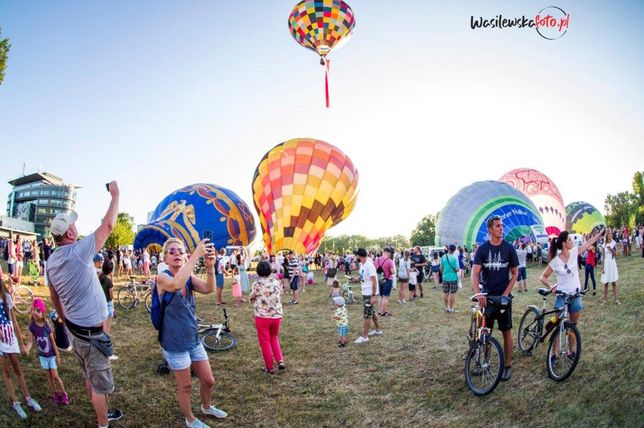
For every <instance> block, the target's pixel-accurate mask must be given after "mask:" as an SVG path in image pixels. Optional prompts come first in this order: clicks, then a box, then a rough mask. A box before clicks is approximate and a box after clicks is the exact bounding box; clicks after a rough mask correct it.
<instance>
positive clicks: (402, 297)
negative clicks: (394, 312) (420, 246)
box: [398, 251, 410, 304]
mask: <svg viewBox="0 0 644 428" xmlns="http://www.w3.org/2000/svg"><path fill="white" fill-rule="evenodd" d="M409 267H410V262H409V251H405V252H404V253H403V254H402V255H401V256H400V260H399V261H398V282H399V283H400V288H399V289H398V303H400V304H402V303H407V299H408V297H407V294H408V293H409Z"/></svg>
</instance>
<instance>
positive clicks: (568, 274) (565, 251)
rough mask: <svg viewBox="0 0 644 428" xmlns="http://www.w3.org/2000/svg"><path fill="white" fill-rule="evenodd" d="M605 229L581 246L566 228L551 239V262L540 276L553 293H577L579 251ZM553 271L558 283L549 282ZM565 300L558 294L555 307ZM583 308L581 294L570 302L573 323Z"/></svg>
mask: <svg viewBox="0 0 644 428" xmlns="http://www.w3.org/2000/svg"><path fill="white" fill-rule="evenodd" d="M604 230H605V229H602V230H601V231H600V232H599V233H597V234H596V235H595V236H593V237H592V238H591V239H589V240H588V241H586V242H585V243H583V244H582V245H581V246H580V247H577V246H576V245H575V244H574V243H573V242H572V238H571V237H569V232H568V231H566V230H564V231H563V232H561V233H560V234H559V236H558V237H556V238H553V239H552V240H551V241H550V247H549V248H548V255H549V260H550V262H549V263H548V267H546V270H544V271H543V273H542V274H541V277H540V278H539V280H540V281H541V283H542V284H543V285H545V286H547V287H548V288H550V290H551V292H552V293H553V294H555V293H556V292H557V291H559V292H561V293H566V294H568V295H575V294H577V293H578V292H579V290H580V289H581V281H580V280H579V266H578V264H577V255H578V254H579V253H583V252H584V251H586V250H587V249H588V248H590V247H591V246H592V245H593V244H594V243H595V242H597V240H599V238H600V237H601V236H602V235H603V234H604ZM557 253H559V254H557ZM553 272H554V273H555V275H556V277H557V283H556V284H554V285H550V283H549V282H548V277H550V275H551V274H552V273H553ZM565 302H566V297H565V296H562V295H558V296H557V298H556V300H555V306H554V307H555V309H559V308H562V307H563V305H564V304H565ZM583 308H584V305H583V302H582V299H581V296H577V297H576V298H575V299H573V300H572V301H571V302H570V303H569V304H568V312H569V314H570V321H571V322H572V323H573V324H577V322H578V321H579V319H580V318H581V311H582V310H583ZM571 340H574V338H572V339H571ZM571 345H572V346H571V348H573V349H574V345H575V344H574V343H572V344H571Z"/></svg>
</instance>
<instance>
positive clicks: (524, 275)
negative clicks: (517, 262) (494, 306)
mask: <svg viewBox="0 0 644 428" xmlns="http://www.w3.org/2000/svg"><path fill="white" fill-rule="evenodd" d="M526 279H528V272H527V271H526V268H524V267H520V268H519V278H517V281H523V280H526Z"/></svg>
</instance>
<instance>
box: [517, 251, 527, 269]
mask: <svg viewBox="0 0 644 428" xmlns="http://www.w3.org/2000/svg"><path fill="white" fill-rule="evenodd" d="M527 256H528V252H527V251H526V250H522V249H520V248H519V249H517V257H518V258H519V267H525V260H526V257H527Z"/></svg>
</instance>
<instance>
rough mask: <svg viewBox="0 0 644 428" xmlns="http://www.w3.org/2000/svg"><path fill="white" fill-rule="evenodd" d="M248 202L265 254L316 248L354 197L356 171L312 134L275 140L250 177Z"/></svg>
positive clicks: (350, 206) (344, 214)
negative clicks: (256, 216)
mask: <svg viewBox="0 0 644 428" xmlns="http://www.w3.org/2000/svg"><path fill="white" fill-rule="evenodd" d="M252 186H253V200H254V202H255V208H256V209H257V213H258V214H259V222H260V224H261V226H262V231H263V236H264V244H265V246H266V249H267V250H268V251H269V253H273V252H275V251H279V250H285V249H289V250H293V251H295V252H296V253H300V254H308V253H312V252H314V251H315V250H317V249H318V247H319V246H320V243H321V241H322V238H323V237H324V233H325V232H326V231H327V230H328V229H329V228H331V227H333V226H335V225H336V224H338V223H340V222H341V221H342V220H344V219H345V218H347V217H348V216H349V214H351V211H352V210H353V207H354V206H355V203H356V200H357V197H358V190H357V189H358V171H357V170H356V168H355V167H354V166H353V162H351V159H349V157H348V156H347V155H345V154H344V153H342V151H340V149H338V148H337V147H335V146H333V145H331V144H329V143H326V142H324V141H320V140H314V139H312V138H295V139H292V140H288V141H286V142H284V143H281V144H278V145H277V146H275V147H274V148H272V149H271V150H270V151H269V152H268V153H266V154H265V155H264V157H263V158H262V160H261V161H260V162H259V165H257V169H256V170H255V175H254V176H253V183H252Z"/></svg>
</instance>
